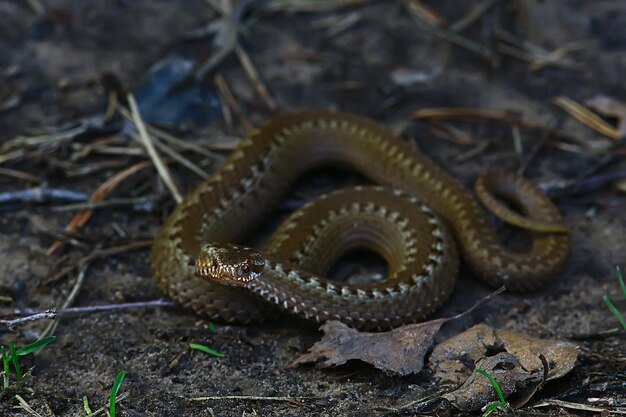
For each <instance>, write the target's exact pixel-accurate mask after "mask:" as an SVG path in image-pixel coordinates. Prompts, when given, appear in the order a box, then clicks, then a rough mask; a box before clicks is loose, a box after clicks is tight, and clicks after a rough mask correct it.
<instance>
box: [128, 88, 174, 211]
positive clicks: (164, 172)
mask: <svg viewBox="0 0 626 417" xmlns="http://www.w3.org/2000/svg"><path fill="white" fill-rule="evenodd" d="M127 99H128V104H129V105H130V113H131V115H132V118H133V122H134V123H135V127H136V128H137V131H138V132H139V139H140V142H141V144H142V145H143V146H144V148H145V149H146V151H147V152H148V155H149V156H150V159H151V160H152V162H153V163H154V165H155V166H156V169H157V171H158V173H159V176H160V177H161V179H163V182H165V185H166V186H167V188H169V190H170V192H171V193H172V196H173V197H174V200H175V201H176V203H179V204H180V202H181V201H183V197H182V196H181V195H180V192H179V191H178V187H176V184H174V180H173V179H172V176H171V175H170V172H169V170H168V169H167V167H166V166H165V164H164V163H163V160H162V159H161V157H160V156H159V154H158V153H157V151H156V149H155V147H154V143H152V139H151V138H150V136H149V135H148V132H147V131H146V126H145V125H144V123H143V120H142V119H141V115H140V114H139V109H138V108H137V102H136V101H135V97H133V95H132V94H128V95H127Z"/></svg>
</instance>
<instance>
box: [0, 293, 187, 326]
mask: <svg viewBox="0 0 626 417" xmlns="http://www.w3.org/2000/svg"><path fill="white" fill-rule="evenodd" d="M177 306H178V305H177V304H176V303H174V302H173V301H167V300H152V301H137V302H134V303H120V304H105V305H98V306H84V307H67V308H60V309H58V310H57V309H54V308H50V309H48V310H44V311H40V310H39V309H33V308H24V309H14V310H8V311H6V312H5V311H4V310H0V317H6V316H22V315H23V316H24V317H20V318H17V319H13V320H0V323H1V324H4V325H5V326H7V328H8V329H9V330H10V331H15V329H16V328H17V327H18V326H21V325H23V324H25V323H28V322H31V321H37V320H42V319H52V320H56V319H57V318H58V317H60V316H69V315H78V314H90V313H98V312H101V311H113V310H127V309H134V308H162V307H177Z"/></svg>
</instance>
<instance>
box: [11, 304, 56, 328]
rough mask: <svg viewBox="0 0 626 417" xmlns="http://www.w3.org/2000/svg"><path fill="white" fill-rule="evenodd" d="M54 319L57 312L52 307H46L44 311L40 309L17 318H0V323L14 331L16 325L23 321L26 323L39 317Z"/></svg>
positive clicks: (39, 318)
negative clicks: (37, 311)
mask: <svg viewBox="0 0 626 417" xmlns="http://www.w3.org/2000/svg"><path fill="white" fill-rule="evenodd" d="M45 318H47V319H52V320H54V319H56V318H57V313H56V311H55V310H54V309H48V310H46V311H42V312H40V313H35V314H32V315H30V316H26V317H20V318H19V319H14V320H0V323H2V324H4V325H5V326H7V327H8V328H9V330H11V331H14V330H15V329H16V328H17V327H18V326H21V325H22V324H24V323H28V322H30V321H37V320H41V319H45Z"/></svg>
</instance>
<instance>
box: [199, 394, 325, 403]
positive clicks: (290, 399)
mask: <svg viewBox="0 0 626 417" xmlns="http://www.w3.org/2000/svg"><path fill="white" fill-rule="evenodd" d="M320 398H322V397H258V396H255V395H224V396H210V397H193V398H190V400H191V401H210V400H217V401H219V400H247V401H288V402H294V401H298V400H301V401H302V400H317V399H320Z"/></svg>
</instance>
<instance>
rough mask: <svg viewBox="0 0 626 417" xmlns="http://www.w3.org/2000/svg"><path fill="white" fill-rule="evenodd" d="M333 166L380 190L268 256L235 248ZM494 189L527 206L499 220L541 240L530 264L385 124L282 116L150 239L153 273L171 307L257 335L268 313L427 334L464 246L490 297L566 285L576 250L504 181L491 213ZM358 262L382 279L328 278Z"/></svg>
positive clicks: (300, 218) (517, 182) (314, 208)
mask: <svg viewBox="0 0 626 417" xmlns="http://www.w3.org/2000/svg"><path fill="white" fill-rule="evenodd" d="M328 164H340V165H343V166H348V167H350V168H352V169H354V170H356V171H358V172H360V173H361V174H363V175H364V176H366V177H368V178H369V179H371V180H372V181H373V182H375V183H377V184H380V185H381V186H377V187H358V188H354V189H347V190H341V191H337V192H334V193H331V194H329V195H327V196H324V197H322V198H321V199H319V200H316V201H314V202H312V203H309V204H307V205H306V206H304V207H303V208H302V209H300V210H298V211H296V212H295V213H294V214H293V215H292V216H291V217H289V218H288V219H287V220H286V221H285V222H284V223H283V224H282V225H281V227H280V228H279V229H278V230H277V231H276V232H275V234H274V235H273V236H272V238H270V240H269V241H268V242H267V243H266V245H265V246H264V248H263V250H262V251H260V252H257V251H255V250H252V249H248V248H243V247H240V246H236V245H234V244H233V243H236V242H240V241H241V240H242V239H243V238H245V236H246V234H248V233H249V232H250V231H251V230H254V228H255V226H256V225H257V224H258V223H259V222H260V221H261V220H262V219H263V218H265V217H266V216H268V215H269V213H270V212H271V211H272V210H273V209H274V208H275V207H276V205H277V203H278V202H279V201H280V199H281V197H283V196H284V195H285V193H286V192H287V191H288V190H289V188H290V186H291V185H292V184H293V182H294V181H295V180H296V179H297V178H298V177H299V176H300V175H301V174H302V173H303V172H305V171H307V170H310V169H311V168H313V167H316V166H320V165H328ZM489 189H495V190H496V192H497V193H498V194H501V195H503V196H504V197H507V198H509V199H512V200H513V201H514V202H516V203H517V204H518V205H519V206H520V208H521V210H522V212H523V214H524V216H519V215H514V214H512V212H508V213H504V214H502V216H503V217H505V218H507V219H509V221H510V222H511V223H514V224H518V225H520V226H522V227H525V228H528V229H532V230H535V231H533V232H532V237H533V239H532V248H531V249H530V250H529V251H527V252H525V253H517V252H512V251H510V250H508V249H506V248H505V247H504V246H503V245H502V244H501V243H500V242H499V240H498V238H497V235H496V233H495V231H494V230H493V228H492V227H491V225H490V223H489V221H488V218H487V215H486V213H485V211H484V210H483V209H482V207H480V205H479V203H478V202H477V201H476V200H475V198H474V197H473V196H472V195H471V194H470V193H469V192H468V191H467V190H466V189H465V188H464V187H463V186H462V185H461V184H460V183H458V182H457V181H456V180H455V179H453V178H452V177H450V176H449V175H448V174H446V173H445V172H443V171H442V170H441V169H440V168H439V167H438V166H436V165H435V164H434V163H433V162H432V161H430V160H429V159H428V158H426V157H425V156H424V155H422V154H420V153H418V152H416V151H414V150H413V149H412V148H411V147H410V146H408V145H407V144H406V143H404V142H403V141H402V140H400V139H398V138H396V137H394V136H393V135H392V134H391V133H389V132H388V131H387V130H385V129H384V128H383V127H381V126H379V125H378V124H376V123H374V122H372V121H370V120H367V119H364V118H360V117H357V116H353V115H348V114H341V113H332V112H326V111H299V112H291V113H284V114H282V115H279V116H276V117H274V118H272V119H271V120H269V121H268V122H267V123H265V124H264V125H263V126H261V127H260V128H259V129H258V130H256V131H255V132H253V133H252V134H250V135H248V136H247V137H246V138H245V139H243V140H242V142H241V143H240V145H239V146H238V147H237V148H236V149H235V150H234V151H233V152H232V153H231V155H230V157H229V159H228V160H227V161H226V162H225V163H224V165H223V166H222V167H221V168H220V169H218V170H217V171H216V172H215V173H213V175H211V176H210V177H209V178H208V179H207V180H206V181H204V182H203V183H201V184H200V185H199V186H198V187H197V188H196V189H195V190H194V191H193V192H192V193H191V194H190V195H189V196H188V197H187V198H186V199H185V200H184V201H183V202H182V203H181V204H179V205H178V207H176V209H175V210H174V211H173V212H172V214H171V215H170V216H169V218H168V219H167V221H166V222H165V224H164V226H163V227H162V229H161V231H160V232H159V234H158V236H157V237H156V239H155V243H154V245H153V248H152V255H151V264H152V269H153V272H154V276H155V279H156V280H157V282H158V283H159V285H160V286H161V288H163V290H164V291H166V292H167V293H168V294H169V295H170V296H171V297H172V298H174V299H175V300H177V301H178V302H179V303H181V304H182V305H184V306H186V307H190V308H192V309H193V310H195V311H196V312H198V313H201V314H204V315H207V316H208V317H210V318H211V319H222V320H225V321H227V322H240V323H247V322H251V321H258V320H262V319H263V318H265V317H266V316H267V315H268V314H271V313H270V310H271V309H272V308H271V306H272V305H273V306H274V307H278V308H280V309H282V310H285V311H287V312H290V313H293V314H297V315H299V316H301V317H304V318H306V319H309V320H315V321H317V322H323V321H326V320H329V319H338V320H341V321H343V322H345V323H347V324H349V325H352V326H354V327H357V328H361V329H386V328H390V327H394V326H398V325H401V324H404V323H410V322H415V321H418V320H421V319H423V318H424V317H425V316H426V315H427V314H429V313H430V312H432V311H433V310H434V309H435V308H437V307H438V306H439V305H441V304H442V303H443V302H444V301H445V300H446V298H447V297H448V295H449V294H450V293H451V291H452V289H453V286H454V281H455V279H456V275H457V270H458V255H457V249H456V246H457V244H458V247H459V248H460V251H461V253H462V256H463V259H464V261H465V262H466V264H467V265H468V266H469V267H470V268H471V269H472V270H473V271H474V272H475V273H476V274H477V275H478V276H479V277H480V278H481V279H483V280H484V281H485V282H487V283H488V284H490V285H493V286H500V285H506V286H507V288H509V289H512V290H516V291H530V290H535V289H538V288H541V287H543V286H545V285H547V284H548V283H549V282H551V280H553V279H554V278H556V277H557V276H559V275H560V273H561V272H562V270H563V268H564V266H565V264H566V261H567V257H568V253H569V237H568V235H567V233H564V231H565V230H566V229H565V228H564V226H563V225H562V219H561V216H560V215H559V213H558V210H557V209H556V208H555V207H554V205H553V204H552V203H551V201H550V200H549V199H548V198H547V197H546V196H545V195H543V193H541V192H540V191H539V190H538V189H537V188H536V187H534V186H533V185H532V184H531V183H530V182H528V181H526V180H524V179H522V178H521V177H518V176H516V175H513V174H509V173H506V172H501V171H498V172H494V173H491V174H489V175H488V176H485V177H481V179H479V181H478V182H477V184H476V190H477V192H480V193H481V194H484V195H485V196H486V197H485V199H484V200H485V202H486V203H487V204H489V203H490V202H491V203H493V204H495V203H494V201H491V200H493V199H491V200H490V195H489V193H488V190H489ZM429 207H430V208H429ZM431 208H432V211H431ZM496 210H497V208H496ZM503 210H504V209H503ZM435 213H437V214H435ZM439 216H441V217H442V218H443V221H442V220H440V218H439ZM448 229H451V230H452V232H453V234H454V238H456V239H454V238H453V237H452V236H451V234H450V233H449V232H448ZM455 240H456V243H455ZM355 248H366V249H370V250H373V251H375V252H377V253H379V254H381V256H383V257H384V258H385V259H386V261H387V262H388V265H389V274H388V276H387V277H386V279H384V280H382V281H379V282H374V283H371V284H366V285H349V284H344V283H339V282H333V281H329V280H327V279H325V278H323V274H325V273H326V272H327V271H328V269H329V268H330V267H331V266H332V264H333V263H334V262H335V261H336V260H338V259H339V258H340V257H341V256H342V255H343V254H345V253H346V252H347V251H349V250H352V249H355ZM201 275H202V277H201ZM222 284H226V285H222ZM240 287H241V288H240ZM246 290H247V291H246Z"/></svg>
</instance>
